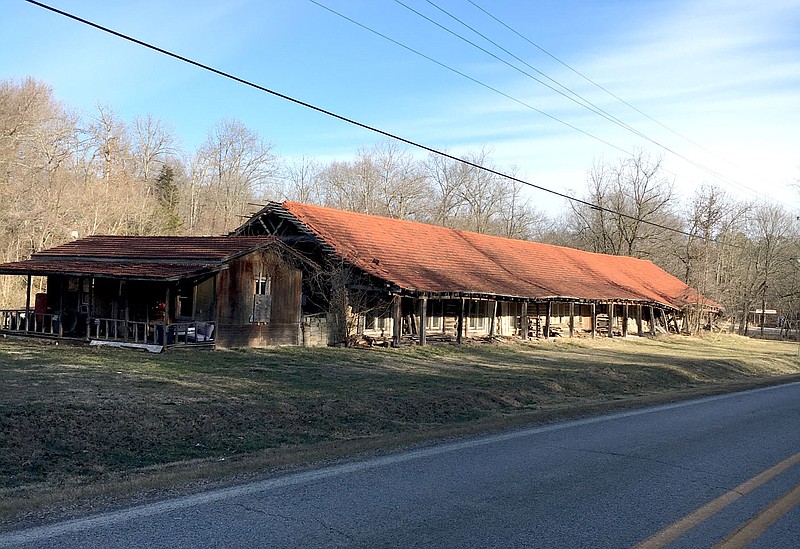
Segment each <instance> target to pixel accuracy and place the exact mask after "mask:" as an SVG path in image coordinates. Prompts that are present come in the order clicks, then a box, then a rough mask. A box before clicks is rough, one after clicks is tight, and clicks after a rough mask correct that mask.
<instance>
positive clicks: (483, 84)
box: [308, 0, 631, 155]
mask: <svg viewBox="0 0 800 549" xmlns="http://www.w3.org/2000/svg"><path fill="white" fill-rule="evenodd" d="M308 1H309V2H311V3H312V4H314V5H316V6H319V7H320V8H322V9H324V10H325V11H327V12H330V13H332V14H333V15H335V16H337V17H340V18H342V19H344V20H345V21H348V22H349V23H352V24H353V25H356V26H357V27H360V28H362V29H364V30H365V31H367V32H371V33H372V34H374V35H376V36H379V37H380V38H383V39H384V40H386V41H388V42H391V43H392V44H395V45H396V46H400V47H401V48H403V49H405V50H408V51H410V52H411V53H413V54H415V55H418V56H420V57H422V58H423V59H426V60H428V61H430V62H431V63H434V64H436V65H439V66H440V67H442V68H444V69H446V70H448V71H450V72H453V73H455V74H457V75H459V76H461V77H463V78H466V79H467V80H469V81H470V82H473V83H475V84H478V85H479V86H482V87H484V88H486V89H487V90H489V91H492V92H494V93H496V94H498V95H502V96H503V97H505V98H506V99H510V100H511V101H513V102H514V103H517V104H518V105H522V106H523V107H525V108H527V109H530V110H532V111H534V112H537V113H539V114H541V115H542V116H546V117H547V118H549V119H551V120H553V121H555V122H558V123H560V124H563V125H565V126H567V127H568V128H570V129H572V130H575V131H576V132H579V133H582V134H583V135H585V136H587V137H591V138H592V139H594V140H596V141H599V142H600V143H603V144H604V145H607V146H609V147H611V148H613V149H616V150H618V151H620V152H622V153H624V154H627V155H631V153H630V151H626V150H625V149H623V148H622V147H618V146H617V145H614V144H613V143H610V142H608V141H606V140H605V139H603V138H602V137H598V136H596V135H594V134H591V133H589V132H587V131H586V130H582V129H580V128H579V127H577V126H575V125H573V124H570V123H569V122H567V121H565V120H562V119H560V118H558V117H556V116H553V115H552V114H550V113H547V112H545V111H543V110H541V109H537V108H536V107H534V106H533V105H531V104H530V103H526V102H525V101H522V100H521V99H517V98H516V97H513V96H511V95H509V94H507V93H505V92H503V91H501V90H499V89H497V88H495V87H493V86H490V85H489V84H486V83H485V82H481V81H480V80H478V79H477V78H473V77H472V76H470V75H468V74H466V73H464V72H461V71H459V70H458V69H455V68H453V67H451V66H450V65H447V64H445V63H442V62H441V61H438V60H437V59H434V58H433V57H431V56H429V55H426V54H424V53H422V52H421V51H419V50H415V49H414V48H412V47H410V46H408V45H406V44H403V43H402V42H399V41H397V40H395V39H394V38H391V37H390V36H387V35H385V34H383V33H381V32H378V31H376V30H375V29H373V28H370V27H368V26H366V25H364V24H363V23H359V22H358V21H356V20H355V19H353V18H351V17H348V16H346V15H345V14H343V13H341V12H338V11H336V10H334V9H333V8H330V7H328V6H326V5H324V4H321V3H320V2H317V0H308ZM487 53H488V52H487Z"/></svg>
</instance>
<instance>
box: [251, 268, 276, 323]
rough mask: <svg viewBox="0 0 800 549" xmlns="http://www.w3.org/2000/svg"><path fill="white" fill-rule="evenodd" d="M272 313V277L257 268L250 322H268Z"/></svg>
mask: <svg viewBox="0 0 800 549" xmlns="http://www.w3.org/2000/svg"><path fill="white" fill-rule="evenodd" d="M271 313H272V277H270V276H269V275H268V274H266V273H264V271H263V268H259V269H258V271H257V274H256V276H255V278H254V280H253V314H252V315H251V316H250V322H252V323H255V324H259V323H267V322H269V319H270V316H271Z"/></svg>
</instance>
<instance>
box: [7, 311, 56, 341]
mask: <svg viewBox="0 0 800 549" xmlns="http://www.w3.org/2000/svg"><path fill="white" fill-rule="evenodd" d="M58 322H59V318H58V315H55V314H52V313H49V314H45V313H35V312H33V311H30V312H29V313H27V314H26V312H25V309H0V330H5V331H8V332H32V333H35V334H46V335H58Z"/></svg>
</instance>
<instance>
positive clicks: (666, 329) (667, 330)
mask: <svg viewBox="0 0 800 549" xmlns="http://www.w3.org/2000/svg"><path fill="white" fill-rule="evenodd" d="M658 312H659V313H661V319H662V320H663V321H664V330H665V331H666V332H667V333H669V324H668V323H667V312H666V311H665V310H664V309H659V310H658Z"/></svg>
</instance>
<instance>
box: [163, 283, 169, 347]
mask: <svg viewBox="0 0 800 549" xmlns="http://www.w3.org/2000/svg"><path fill="white" fill-rule="evenodd" d="M169 300H170V291H169V286H167V291H166V296H165V297H164V336H163V341H162V342H161V344H162V345H163V346H164V347H165V348H166V346H167V342H168V341H169V338H167V331H168V330H169V313H170V310H171V309H172V307H171V306H170V302H169Z"/></svg>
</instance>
